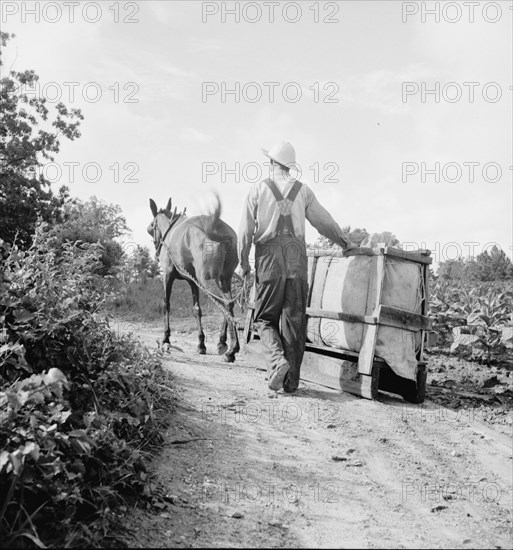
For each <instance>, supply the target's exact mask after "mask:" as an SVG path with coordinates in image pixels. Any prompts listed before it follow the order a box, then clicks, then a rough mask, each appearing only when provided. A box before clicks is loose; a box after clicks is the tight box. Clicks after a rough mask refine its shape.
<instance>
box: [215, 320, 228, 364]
mask: <svg viewBox="0 0 513 550" xmlns="http://www.w3.org/2000/svg"><path fill="white" fill-rule="evenodd" d="M227 329H228V321H227V320H226V319H225V318H224V317H223V322H222V324H221V332H220V333H219V342H218V343H217V353H219V355H222V354H223V353H224V352H225V351H226V350H227V349H228V346H227V345H226V331H227Z"/></svg>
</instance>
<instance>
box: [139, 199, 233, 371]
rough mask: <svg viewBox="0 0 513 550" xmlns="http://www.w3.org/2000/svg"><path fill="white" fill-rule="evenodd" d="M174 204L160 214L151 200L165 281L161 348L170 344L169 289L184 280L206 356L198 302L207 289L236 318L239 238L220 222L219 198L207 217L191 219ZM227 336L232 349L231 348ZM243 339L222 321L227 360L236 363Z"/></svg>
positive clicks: (222, 347) (229, 323)
mask: <svg viewBox="0 0 513 550" xmlns="http://www.w3.org/2000/svg"><path fill="white" fill-rule="evenodd" d="M171 204H172V202H171V199H169V201H168V203H167V206H166V208H164V209H160V210H159V209H158V208H157V205H156V204H155V201H154V200H153V199H150V209H151V213H152V214H153V221H152V222H151V224H150V225H149V226H148V233H149V234H150V235H151V236H152V237H153V242H154V244H155V248H156V253H157V258H158V260H159V263H160V266H161V268H162V271H163V279H164V306H165V307H164V311H165V317H164V338H163V341H162V344H163V345H164V344H167V345H168V346H169V345H170V342H169V336H170V334H171V330H170V328H169V314H170V307H171V303H170V302H171V300H170V299H171V290H172V288H173V283H174V281H175V280H176V279H185V280H186V281H187V282H188V283H189V286H190V288H191V292H192V303H193V306H192V308H193V314H194V316H195V317H196V320H197V326H198V348H197V350H198V352H199V353H200V354H205V353H206V346H205V334H204V332H203V327H202V323H201V317H202V311H201V306H200V302H199V288H198V285H197V284H196V282H195V281H197V282H198V283H199V284H200V286H201V287H202V290H205V289H206V291H207V292H208V293H209V294H210V296H211V297H213V299H214V300H215V301H217V302H218V303H220V304H222V305H223V307H224V309H225V310H226V311H227V312H228V313H229V315H230V316H231V317H232V318H233V300H232V295H231V284H232V276H233V273H234V271H235V268H236V267H237V265H238V263H239V258H238V255H237V235H236V233H235V231H234V230H233V229H232V228H231V227H230V226H229V225H228V224H227V223H225V222H224V221H222V220H221V219H220V213H221V203H220V201H219V197H218V196H217V195H216V205H215V209H214V212H213V213H211V214H209V215H201V216H192V217H190V218H189V217H187V216H186V215H185V212H186V210H185V209H184V211H183V212H181V213H180V214H177V212H176V208H175V209H174V211H173V212H171ZM227 333H228V344H227ZM239 349H240V347H239V339H238V335H237V329H236V327H235V325H234V323H233V322H232V321H231V320H227V319H226V317H225V316H223V322H222V325H221V331H220V334H219V342H218V344H217V351H218V353H219V354H220V355H221V354H223V353H224V354H225V361H227V362H229V363H232V362H233V361H235V354H236V353H238V351H239Z"/></svg>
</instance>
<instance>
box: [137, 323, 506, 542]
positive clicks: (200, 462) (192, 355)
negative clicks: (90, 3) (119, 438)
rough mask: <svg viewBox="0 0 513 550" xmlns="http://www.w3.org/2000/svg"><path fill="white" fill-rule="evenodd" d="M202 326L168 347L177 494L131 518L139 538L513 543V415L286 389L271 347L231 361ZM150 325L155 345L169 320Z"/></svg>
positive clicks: (171, 473) (149, 340)
mask: <svg viewBox="0 0 513 550" xmlns="http://www.w3.org/2000/svg"><path fill="white" fill-rule="evenodd" d="M192 326H193V325H191V323H190V322H189V321H175V322H174V327H172V328H173V332H172V341H173V342H172V343H173V345H174V346H177V347H179V348H180V349H176V348H173V349H171V352H170V353H169V354H166V355H165V356H164V364H165V366H166V368H168V369H169V370H170V372H171V373H172V376H173V378H174V383H173V385H174V387H175V388H177V389H178V393H179V394H178V402H177V408H176V411H175V413H174V415H173V418H172V424H171V427H170V429H169V431H168V433H167V438H166V439H167V443H166V446H165V449H164V452H163V454H162V455H161V456H160V457H158V458H157V459H156V464H157V469H158V475H159V478H160V483H161V484H162V486H163V488H164V494H167V499H162V500H161V504H160V505H158V507H157V508H152V509H151V510H148V511H147V512H141V511H136V512H134V514H133V515H132V516H130V517H129V518H128V525H129V526H130V528H131V530H132V534H131V536H132V537H133V540H131V541H130V544H131V545H133V546H143V547H148V546H150V547H171V546H181V547H207V546H214V547H338V548H350V547H361V548H367V547H368V548H383V547H384V548H430V547H435V548H512V547H513V539H512V534H511V533H512V509H513V493H512V471H513V461H512V448H511V425H510V426H490V425H486V424H484V423H483V422H481V421H480V420H479V418H478V415H476V414H475V411H474V410H473V409H460V410H459V411H454V410H449V409H445V408H442V407H440V406H438V405H436V404H435V403H432V402H430V401H429V400H428V401H427V402H426V403H425V405H424V407H419V406H416V405H411V404H407V403H405V402H404V401H402V399H400V398H395V397H392V396H389V395H387V394H381V398H380V401H376V402H371V401H368V400H364V399H360V398H357V397H353V396H351V395H349V394H343V393H337V392H335V391H333V390H329V389H327V388H323V387H320V386H316V385H313V384H307V383H302V384H301V386H300V389H299V390H298V392H297V393H296V394H294V395H292V396H290V395H286V394H278V395H277V396H275V397H273V395H276V394H274V392H269V390H268V389H267V384H266V381H265V373H264V372H262V371H261V370H257V368H256V367H257V366H258V364H257V363H258V361H259V359H258V358H255V357H254V356H246V357H244V356H243V357H240V356H239V358H238V360H237V362H236V363H235V364H233V365H228V364H226V363H223V362H222V358H221V357H219V356H217V355H214V352H215V345H214V344H215V337H214V336H213V335H212V336H210V335H208V334H207V354H208V355H206V356H200V355H197V354H196V352H195V345H196V342H195V337H194V334H193V332H192ZM177 331H181V333H180V332H178V334H177ZM137 333H138V335H139V337H140V338H141V340H142V341H143V342H144V343H145V344H147V345H148V346H150V347H154V346H155V340H156V338H158V337H159V336H160V334H161V327H160V325H159V324H156V325H151V326H150V325H147V324H146V325H141V326H139V327H138V330H137ZM209 336H210V337H209ZM428 382H429V379H428ZM162 502H165V503H167V506H165V505H164V504H162Z"/></svg>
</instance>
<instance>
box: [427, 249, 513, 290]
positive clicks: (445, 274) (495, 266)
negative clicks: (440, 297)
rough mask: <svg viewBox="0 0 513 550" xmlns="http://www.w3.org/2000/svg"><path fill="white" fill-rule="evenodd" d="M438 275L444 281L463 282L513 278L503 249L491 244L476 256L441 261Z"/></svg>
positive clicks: (511, 266)
mask: <svg viewBox="0 0 513 550" xmlns="http://www.w3.org/2000/svg"><path fill="white" fill-rule="evenodd" d="M438 276H439V277H440V279H441V280H444V281H462V282H465V283H476V282H493V281H507V280H511V279H513V263H512V262H511V260H510V259H509V258H508V257H507V256H506V254H505V253H504V251H503V250H501V249H500V248H498V247H497V246H495V245H494V246H493V247H492V248H491V249H490V252H488V250H485V251H484V252H482V253H481V254H479V255H478V256H477V257H476V258H467V259H466V260H464V259H463V258H458V259H455V260H446V261H445V262H441V263H440V266H439V268H438Z"/></svg>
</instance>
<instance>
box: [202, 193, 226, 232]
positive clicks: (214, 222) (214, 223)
mask: <svg viewBox="0 0 513 550" xmlns="http://www.w3.org/2000/svg"><path fill="white" fill-rule="evenodd" d="M214 197H215V207H214V211H213V212H211V213H210V214H208V215H207V216H205V218H204V220H205V221H204V224H203V229H204V230H205V233H206V234H207V236H208V237H209V238H210V239H212V240H214V241H217V240H219V238H220V237H221V236H222V235H221V232H220V229H221V228H220V227H219V220H220V219H221V200H220V199H219V195H218V194H217V193H216V192H214Z"/></svg>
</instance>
